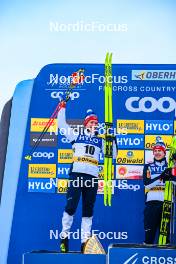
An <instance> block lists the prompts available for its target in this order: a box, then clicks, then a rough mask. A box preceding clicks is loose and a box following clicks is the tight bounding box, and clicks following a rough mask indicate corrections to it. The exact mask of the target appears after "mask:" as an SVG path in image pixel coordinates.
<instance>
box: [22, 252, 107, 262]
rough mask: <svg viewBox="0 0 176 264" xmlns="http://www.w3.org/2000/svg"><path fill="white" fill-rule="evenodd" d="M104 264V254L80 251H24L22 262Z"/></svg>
mask: <svg viewBox="0 0 176 264" xmlns="http://www.w3.org/2000/svg"><path fill="white" fill-rule="evenodd" d="M39 263H40V264H71V263H76V264H82V263H84V264H90V263H91V264H97V263H98V264H106V255H102V254H101V255H96V254H81V253H80V252H69V253H66V254H63V253H26V254H24V255H23V264H39Z"/></svg>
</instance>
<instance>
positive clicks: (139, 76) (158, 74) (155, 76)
mask: <svg viewBox="0 0 176 264" xmlns="http://www.w3.org/2000/svg"><path fill="white" fill-rule="evenodd" d="M132 80H134V81H176V70H132Z"/></svg>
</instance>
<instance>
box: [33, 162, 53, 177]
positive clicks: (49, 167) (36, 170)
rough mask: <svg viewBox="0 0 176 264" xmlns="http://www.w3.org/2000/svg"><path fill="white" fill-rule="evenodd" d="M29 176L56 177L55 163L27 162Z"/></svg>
mask: <svg viewBox="0 0 176 264" xmlns="http://www.w3.org/2000/svg"><path fill="white" fill-rule="evenodd" d="M28 177H29V178H56V164H29V167H28Z"/></svg>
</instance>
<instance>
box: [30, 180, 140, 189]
mask: <svg viewBox="0 0 176 264" xmlns="http://www.w3.org/2000/svg"><path fill="white" fill-rule="evenodd" d="M99 181H100V179H99V178H96V177H92V180H90V179H85V178H83V177H80V178H76V179H74V180H72V179H53V178H50V179H49V181H48V182H47V183H43V184H41V182H29V183H28V188H29V189H34V188H35V189H38V188H43V189H46V190H49V189H52V187H53V186H54V187H58V183H59V188H60V189H62V191H63V190H64V191H65V192H66V191H67V188H69V187H70V186H73V187H74V188H80V187H81V188H82V187H86V188H92V187H95V186H97V184H98V182H99ZM105 185H106V186H107V187H110V188H111V187H112V188H118V189H119V190H126V191H133V192H136V191H139V190H140V189H141V187H140V185H139V184H129V183H128V181H127V180H108V181H107V182H105V181H104V182H103V186H105Z"/></svg>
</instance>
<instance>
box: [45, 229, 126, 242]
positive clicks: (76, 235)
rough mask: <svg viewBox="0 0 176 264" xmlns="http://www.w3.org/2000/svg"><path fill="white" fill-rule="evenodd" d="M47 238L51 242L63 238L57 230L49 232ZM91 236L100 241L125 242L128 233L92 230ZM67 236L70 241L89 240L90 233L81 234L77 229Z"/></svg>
mask: <svg viewBox="0 0 176 264" xmlns="http://www.w3.org/2000/svg"><path fill="white" fill-rule="evenodd" d="M49 231H50V232H49V237H50V240H53V239H56V240H58V239H61V238H63V233H59V231H58V230H49ZM91 235H96V236H97V237H98V238H99V239H100V240H103V239H108V240H112V239H113V240H114V239H117V240H121V239H122V240H126V239H128V233H127V232H114V231H109V232H107V233H106V232H103V231H100V230H92V232H91ZM67 236H68V238H69V239H70V238H72V239H81V238H82V237H84V238H85V237H87V238H89V237H90V233H87V234H85V233H83V232H82V230H80V229H77V230H76V231H75V232H68V233H67Z"/></svg>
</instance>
